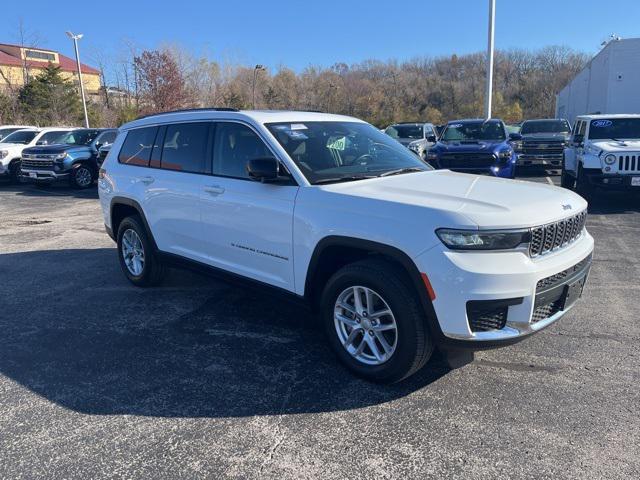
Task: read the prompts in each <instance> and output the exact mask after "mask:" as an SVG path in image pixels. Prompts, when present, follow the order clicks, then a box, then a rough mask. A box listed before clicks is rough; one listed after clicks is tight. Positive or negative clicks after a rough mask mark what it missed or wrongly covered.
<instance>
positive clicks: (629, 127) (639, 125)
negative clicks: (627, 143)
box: [589, 118, 640, 140]
mask: <svg viewBox="0 0 640 480" xmlns="http://www.w3.org/2000/svg"><path fill="white" fill-rule="evenodd" d="M589 138H590V139H591V140H604V139H621V138H640V118H612V119H610V120H591V125H590V127H589Z"/></svg>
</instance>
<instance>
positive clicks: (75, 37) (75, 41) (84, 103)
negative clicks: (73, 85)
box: [66, 32, 89, 128]
mask: <svg viewBox="0 0 640 480" xmlns="http://www.w3.org/2000/svg"><path fill="white" fill-rule="evenodd" d="M66 34H67V37H69V38H70V39H71V40H73V47H74V48H75V50H76V64H77V65H78V80H79V82H80V95H82V109H83V110H84V126H85V127H86V128H89V115H88V114H87V99H86V98H85V96H84V83H82V69H81V68H80V54H79V53H78V40H80V39H81V38H82V37H83V34H82V33H79V34H77V35H74V34H73V33H71V32H66Z"/></svg>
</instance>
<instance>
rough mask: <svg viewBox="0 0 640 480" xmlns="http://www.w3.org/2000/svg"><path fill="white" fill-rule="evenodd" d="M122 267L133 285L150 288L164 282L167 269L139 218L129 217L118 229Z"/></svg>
mask: <svg viewBox="0 0 640 480" xmlns="http://www.w3.org/2000/svg"><path fill="white" fill-rule="evenodd" d="M117 240H118V258H119V260H120V267H121V268H122V271H123V272H124V274H125V276H126V277H127V278H128V279H129V281H130V282H131V283H133V284H134V285H136V286H138V287H149V286H153V285H158V284H159V283H161V282H162V280H163V278H164V275H165V267H164V265H163V264H162V262H161V261H160V260H159V259H158V257H157V255H156V253H155V251H154V249H153V245H152V243H151V240H150V239H149V236H148V235H147V230H146V229H145V228H144V226H143V225H142V222H141V221H140V218H139V217H127V218H125V219H124V220H122V222H121V223H120V226H119V227H118V236H117Z"/></svg>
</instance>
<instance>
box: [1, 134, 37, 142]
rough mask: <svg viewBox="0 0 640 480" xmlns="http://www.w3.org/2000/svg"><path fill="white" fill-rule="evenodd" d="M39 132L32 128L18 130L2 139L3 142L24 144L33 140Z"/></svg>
mask: <svg viewBox="0 0 640 480" xmlns="http://www.w3.org/2000/svg"><path fill="white" fill-rule="evenodd" d="M37 134H38V132H34V131H31V130H29V131H24V130H22V131H21V130H18V131H17V132H13V133H10V134H9V135H7V136H6V137H4V138H3V139H2V143H21V144H23V145H26V144H27V143H29V142H30V141H31V140H33V139H34V138H35V136H36V135H37Z"/></svg>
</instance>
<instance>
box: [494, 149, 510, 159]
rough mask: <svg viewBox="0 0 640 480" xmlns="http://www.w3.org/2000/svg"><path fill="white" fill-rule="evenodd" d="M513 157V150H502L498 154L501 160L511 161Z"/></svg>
mask: <svg viewBox="0 0 640 480" xmlns="http://www.w3.org/2000/svg"><path fill="white" fill-rule="evenodd" d="M511 155H513V150H500V151H499V152H498V158H500V160H509V159H510V158H511Z"/></svg>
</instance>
